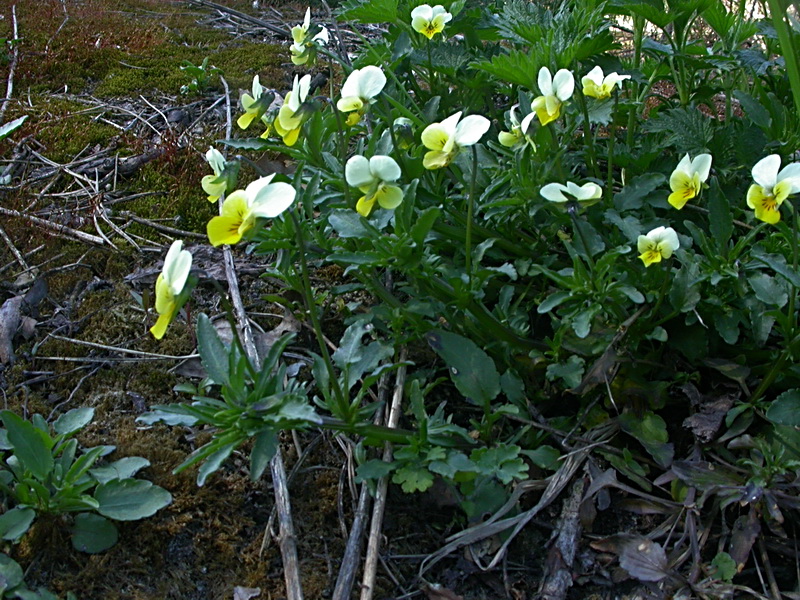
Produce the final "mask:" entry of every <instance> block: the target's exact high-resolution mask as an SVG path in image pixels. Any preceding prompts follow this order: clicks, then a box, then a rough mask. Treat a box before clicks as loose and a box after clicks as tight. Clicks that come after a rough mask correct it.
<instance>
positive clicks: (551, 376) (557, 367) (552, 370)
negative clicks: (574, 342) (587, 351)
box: [547, 354, 585, 388]
mask: <svg viewBox="0 0 800 600" xmlns="http://www.w3.org/2000/svg"><path fill="white" fill-rule="evenodd" d="M584 365H585V363H584V360H583V359H582V358H581V357H580V356H578V355H576V354H573V355H572V356H570V357H569V358H568V359H567V361H566V362H563V363H557V364H552V365H548V366H547V380H548V381H555V380H556V379H559V378H560V379H562V380H563V381H564V383H565V384H566V385H567V387H570V388H575V387H578V386H579V385H580V383H581V379H582V378H583V370H584Z"/></svg>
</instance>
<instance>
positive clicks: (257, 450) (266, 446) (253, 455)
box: [250, 429, 278, 481]
mask: <svg viewBox="0 0 800 600" xmlns="http://www.w3.org/2000/svg"><path fill="white" fill-rule="evenodd" d="M277 450H278V436H277V435H276V434H275V432H274V431H272V430H271V429H267V430H264V431H262V432H261V433H258V434H257V435H256V436H255V441H254V442H253V450H252V451H251V452H250V481H258V480H259V479H261V476H262V475H263V474H264V471H265V470H266V468H267V466H268V465H269V461H271V460H272V457H273V456H275V452H277Z"/></svg>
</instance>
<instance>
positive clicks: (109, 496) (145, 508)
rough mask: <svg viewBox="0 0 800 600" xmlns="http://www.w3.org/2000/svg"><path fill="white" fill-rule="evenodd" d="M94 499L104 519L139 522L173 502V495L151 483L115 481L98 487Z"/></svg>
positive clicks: (125, 480) (129, 480)
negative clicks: (98, 504)
mask: <svg viewBox="0 0 800 600" xmlns="http://www.w3.org/2000/svg"><path fill="white" fill-rule="evenodd" d="M94 498H95V500H97V501H98V502H99V503H100V506H99V507H98V509H97V512H99V513H100V514H101V515H103V516H104V517H108V518H109V519H114V520H115V521H137V520H139V519H144V518H145V517H149V516H150V515H153V514H155V513H156V511H158V510H160V509H162V508H164V507H165V506H167V505H168V504H169V503H170V502H172V495H171V494H170V493H169V492H168V491H167V490H165V489H164V488H161V487H159V486H157V485H153V484H152V483H151V482H149V481H143V480H138V479H115V480H113V481H109V482H108V483H104V484H102V485H99V486H97V489H96V490H95V492H94Z"/></svg>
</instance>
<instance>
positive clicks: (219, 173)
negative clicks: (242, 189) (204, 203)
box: [200, 148, 239, 202]
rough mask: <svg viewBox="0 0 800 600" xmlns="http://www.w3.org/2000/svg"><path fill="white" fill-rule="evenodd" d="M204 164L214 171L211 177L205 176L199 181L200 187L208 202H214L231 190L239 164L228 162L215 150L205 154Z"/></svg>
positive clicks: (211, 149) (210, 149) (212, 149)
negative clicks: (206, 195)
mask: <svg viewBox="0 0 800 600" xmlns="http://www.w3.org/2000/svg"><path fill="white" fill-rule="evenodd" d="M206 162H207V163H208V164H209V166H210V167H211V169H212V170H213V171H214V174H213V175H206V176H205V177H203V179H202V180H200V186H201V187H202V188H203V191H205V193H206V194H208V201H209V202H216V201H217V200H219V199H220V197H221V196H222V195H223V194H224V193H225V192H226V191H227V190H228V189H233V186H234V185H235V184H236V177H237V175H238V174H239V163H238V162H236V161H233V162H228V161H226V160H225V157H224V156H222V154H221V153H220V152H219V150H217V149H215V148H209V149H208V152H206Z"/></svg>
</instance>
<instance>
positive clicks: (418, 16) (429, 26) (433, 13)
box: [411, 4, 453, 40]
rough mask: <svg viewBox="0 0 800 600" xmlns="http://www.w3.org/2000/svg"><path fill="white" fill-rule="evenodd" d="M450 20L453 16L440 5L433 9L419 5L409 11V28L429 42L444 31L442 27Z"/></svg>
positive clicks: (426, 5) (425, 5)
mask: <svg viewBox="0 0 800 600" xmlns="http://www.w3.org/2000/svg"><path fill="white" fill-rule="evenodd" d="M452 19H453V15H451V14H450V13H449V12H447V11H446V10H445V8H444V6H442V5H441V4H437V5H436V6H433V7H431V6H430V5H428V4H421V5H420V6H417V7H416V8H415V9H414V10H412V11H411V28H412V29H413V30H414V31H416V32H418V33H421V34H422V35H424V36H425V37H426V38H428V39H429V40H430V39H433V36H435V35H436V34H437V33H441V32H442V31H444V26H445V25H446V24H447V23H449V22H450V21H451V20H452Z"/></svg>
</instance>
